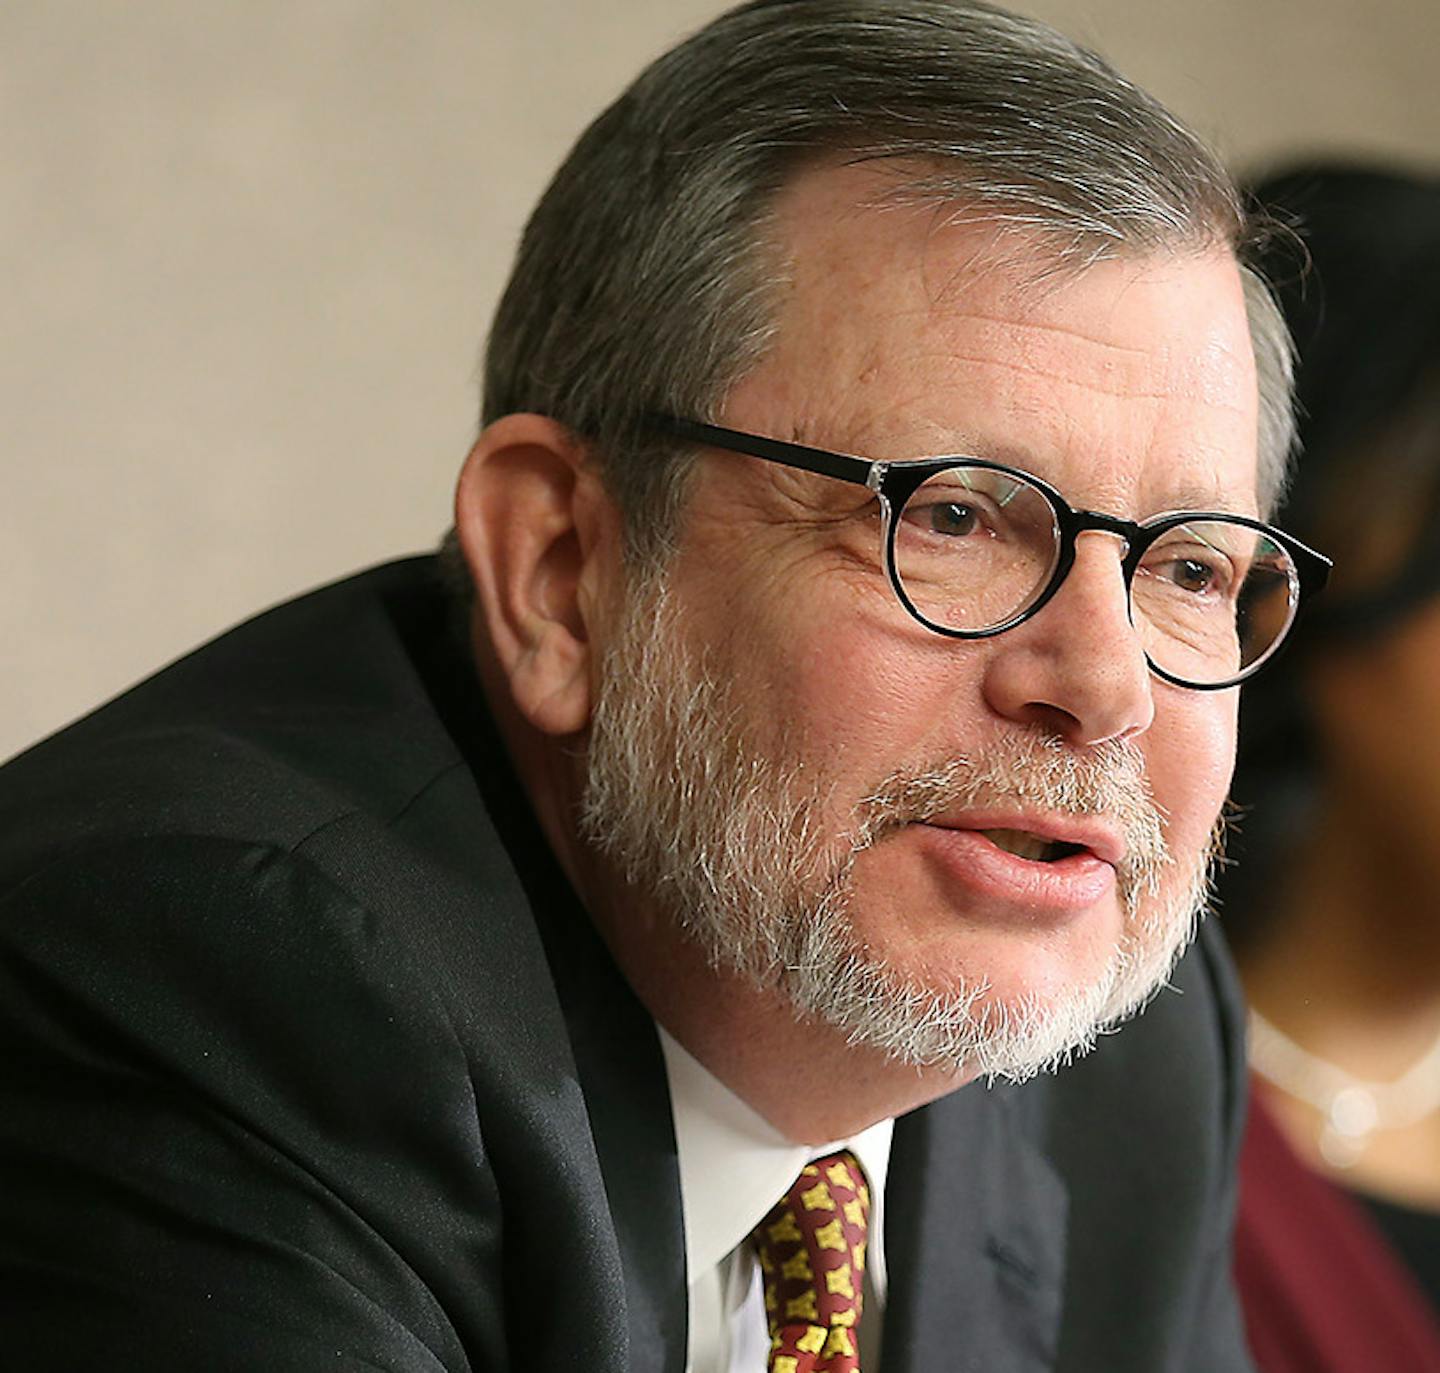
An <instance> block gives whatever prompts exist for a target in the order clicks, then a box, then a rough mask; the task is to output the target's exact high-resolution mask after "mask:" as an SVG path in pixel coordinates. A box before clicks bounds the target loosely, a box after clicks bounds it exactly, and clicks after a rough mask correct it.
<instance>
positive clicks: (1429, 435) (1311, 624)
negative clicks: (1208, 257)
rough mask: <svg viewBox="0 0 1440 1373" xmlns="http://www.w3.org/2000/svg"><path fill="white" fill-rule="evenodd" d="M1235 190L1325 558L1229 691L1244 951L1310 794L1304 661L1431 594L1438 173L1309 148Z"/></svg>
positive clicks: (1439, 423) (1228, 913)
mask: <svg viewBox="0 0 1440 1373" xmlns="http://www.w3.org/2000/svg"><path fill="white" fill-rule="evenodd" d="M1250 194H1251V197H1252V200H1253V201H1254V202H1255V204H1254V205H1253V206H1252V212H1254V213H1255V214H1256V215H1257V217H1259V218H1261V219H1264V218H1265V217H1267V216H1269V217H1271V218H1273V220H1274V221H1276V222H1277V225H1278V226H1279V231H1278V232H1276V233H1273V234H1272V235H1271V236H1270V238H1269V241H1268V243H1267V245H1266V246H1265V247H1264V248H1263V249H1262V250H1261V251H1260V252H1259V254H1258V260H1257V265H1258V267H1259V268H1260V270H1261V271H1262V272H1263V273H1264V275H1265V276H1266V278H1267V279H1268V281H1269V282H1270V284H1271V287H1272V289H1273V290H1274V292H1275V294H1276V296H1277V298H1278V299H1279V301H1280V305H1281V308H1282V310H1283V311H1284V314H1285V317H1286V320H1287V322H1288V323H1289V325H1290V329H1291V332H1292V334H1293V336H1294V342H1295V348H1296V353H1297V374H1296V402H1297V408H1298V420H1299V425H1298V437H1299V445H1300V456H1299V461H1298V463H1297V464H1296V466H1295V470H1294V474H1293V477H1292V482H1291V486H1290V490H1289V495H1288V498H1287V500H1286V502H1285V504H1284V506H1283V507H1282V509H1281V512H1280V518H1281V519H1282V520H1283V522H1284V524H1285V526H1286V528H1288V529H1290V530H1291V531H1293V532H1294V533H1295V534H1296V535H1298V536H1299V537H1300V538H1302V539H1304V540H1305V541H1306V542H1307V543H1310V544H1312V545H1313V546H1315V547H1319V548H1323V549H1325V551H1326V552H1327V553H1328V554H1329V555H1330V556H1331V557H1332V558H1333V559H1334V561H1335V572H1334V575H1333V577H1332V579H1331V583H1330V587H1329V588H1328V590H1327V593H1326V596H1325V598H1324V602H1323V603H1322V604H1319V605H1317V606H1316V607H1314V609H1313V610H1312V611H1310V612H1308V613H1307V615H1306V617H1305V619H1304V621H1303V622H1302V623H1301V624H1300V625H1298V626H1297V627H1296V630H1295V633H1294V635H1293V637H1292V640H1291V643H1290V645H1289V646H1288V647H1287V649H1286V650H1285V651H1284V652H1283V653H1282V654H1281V655H1280V658H1279V659H1278V660H1277V661H1276V662H1275V663H1273V664H1271V665H1270V667H1269V668H1268V669H1267V671H1266V673H1265V675H1264V676H1263V677H1261V678H1259V679H1257V680H1256V681H1255V682H1253V683H1250V684H1249V685H1247V687H1246V693H1245V698H1244V701H1243V704H1242V707H1241V738H1240V752H1239V760H1238V764H1237V769H1236V775H1235V783H1234V787H1233V789H1232V796H1233V798H1234V801H1235V803H1236V806H1237V808H1238V811H1239V814H1238V816H1237V818H1238V824H1237V826H1236V827H1235V830H1234V832H1233V833H1232V835H1231V836H1230V842H1229V844H1228V846H1227V847H1228V856H1229V858H1230V859H1231V860H1232V862H1231V863H1230V865H1228V866H1227V870H1226V874H1225V878H1224V881H1223V882H1222V886H1221V895H1222V900H1223V903H1224V904H1223V914H1224V917H1225V923H1226V929H1227V932H1228V933H1229V934H1230V936H1231V938H1232V941H1234V942H1235V943H1236V944H1237V946H1238V947H1239V948H1240V950H1241V951H1242V952H1243V951H1244V949H1245V947H1246V945H1247V943H1248V942H1249V941H1251V940H1253V939H1254V938H1255V937H1256V935H1257V934H1258V933H1259V932H1260V931H1261V930H1262V929H1263V927H1264V921H1265V911H1266V910H1267V909H1268V907H1269V903H1268V902H1266V901H1264V900H1262V899H1260V895H1261V893H1262V892H1263V891H1264V890H1266V889H1267V886H1268V885H1269V883H1270V881H1271V878H1272V876H1273V869H1274V865H1275V864H1276V863H1277V862H1279V861H1282V860H1283V857H1284V855H1285V853H1286V852H1287V850H1288V849H1289V847H1290V845H1291V844H1292V842H1294V841H1295V840H1296V839H1297V838H1299V837H1300V836H1302V835H1303V834H1304V833H1305V830H1306V828H1307V825H1308V822H1309V819H1310V813H1311V807H1312V803H1313V801H1314V798H1315V794H1316V784H1317V781H1318V777H1319V768H1320V766H1321V762H1322V759H1321V756H1320V750H1321V741H1320V740H1319V739H1318V738H1317V736H1316V732H1315V729H1314V725H1313V722H1312V720H1311V718H1310V715H1309V712H1308V710H1307V705H1306V690H1305V675H1306V668H1307V663H1309V662H1311V661H1312V660H1313V657H1314V655H1316V654H1323V653H1325V652H1326V651H1327V650H1334V649H1335V648H1337V647H1340V646H1342V645H1344V646H1350V647H1363V645H1364V644H1365V643H1366V642H1367V641H1373V640H1376V639H1378V638H1379V637H1380V636H1382V635H1384V634H1385V633H1386V632H1387V631H1389V630H1390V629H1392V628H1394V627H1395V626H1396V625H1397V624H1399V623H1400V622H1401V621H1403V620H1404V619H1405V617H1406V616H1407V615H1408V614H1409V613H1410V612H1411V611H1413V610H1415V609H1416V608H1418V607H1419V606H1420V605H1422V604H1424V603H1425V602H1426V601H1427V600H1429V599H1430V598H1432V597H1435V596H1437V595H1440V557H1436V556H1435V554H1436V552H1437V551H1440V550H1437V547H1436V545H1437V542H1440V178H1437V177H1420V176H1416V175H1411V174H1408V173H1405V172H1401V171H1387V170H1376V169H1373V168H1359V167H1354V166H1349V165H1345V164H1338V163H1319V162H1317V163H1313V164H1308V165H1301V166H1296V167H1293V168H1290V169H1288V170H1285V171H1283V172H1278V173H1275V174H1273V175H1271V176H1268V177H1266V178H1265V179H1263V180H1261V181H1259V182H1257V183H1256V184H1254V185H1253V186H1252V187H1251V188H1250ZM1292 231H1293V232H1292Z"/></svg>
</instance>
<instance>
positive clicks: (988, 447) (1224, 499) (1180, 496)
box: [807, 437, 1260, 519]
mask: <svg viewBox="0 0 1440 1373" xmlns="http://www.w3.org/2000/svg"><path fill="white" fill-rule="evenodd" d="M807 446H808V445H807ZM946 458H979V459H980V460H981V461H982V462H994V463H999V464H1001V465H1002V466H1004V467H1013V468H1016V469H1018V470H1019V471H1021V472H1026V473H1029V474H1030V475H1031V476H1034V477H1039V478H1040V479H1041V480H1042V481H1047V482H1050V484H1051V485H1052V486H1054V487H1055V488H1056V489H1057V490H1059V489H1060V487H1061V483H1060V482H1057V481H1056V480H1055V479H1054V477H1053V475H1052V474H1051V473H1050V472H1049V471H1047V470H1046V468H1047V464H1045V463H1044V462H1041V461H1037V459H1036V456H1035V454H1034V453H1033V452H1032V451H1031V450H1029V449H1027V448H1023V447H1020V446H1017V445H1015V444H1012V443H1006V442H1004V441H1000V442H992V441H990V440H987V439H983V438H979V437H971V438H964V439H961V440H959V441H958V442H952V443H949V444H947V443H946V441H944V440H938V441H937V442H936V443H935V444H933V445H928V446H927V449H926V451H925V452H922V453H915V454H913V455H912V456H910V457H905V458H872V457H866V456H863V455H862V461H865V462H883V463H884V464H885V465H886V466H888V467H904V466H906V465H907V464H913V463H923V462H935V461H937V460H943V459H946ZM1062 494H1063V492H1062ZM1067 499H1068V497H1067ZM1185 510H1194V511H1197V512H1198V511H1207V510H1208V511H1216V512H1220V513H1225V514H1233V515H1245V516H1247V517H1249V518H1251V519H1258V518H1260V515H1259V500H1258V499H1257V497H1256V496H1255V494H1254V493H1253V492H1251V493H1248V494H1245V493H1236V492H1233V491H1231V492H1227V491H1223V490H1218V489H1216V488H1214V487H1207V486H1201V485H1199V484H1198V483H1196V482H1194V481H1189V480H1187V481H1184V482H1181V483H1179V484H1178V485H1176V486H1173V487H1170V488H1168V490H1167V493H1166V499H1165V501H1164V502H1163V503H1162V505H1161V506H1160V507H1159V508H1158V509H1157V510H1156V511H1155V512H1154V513H1153V514H1152V515H1147V516H1145V517H1144V518H1146V519H1153V518H1154V516H1155V515H1166V514H1171V513H1175V512H1180V511H1185Z"/></svg>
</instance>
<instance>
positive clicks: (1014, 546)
mask: <svg viewBox="0 0 1440 1373" xmlns="http://www.w3.org/2000/svg"><path fill="white" fill-rule="evenodd" d="M1060 543H1061V536H1060V529H1059V525H1058V523H1057V521H1056V516H1055V511H1054V509H1053V508H1052V506H1051V504H1050V501H1049V500H1048V499H1047V497H1046V496H1045V495H1044V493H1043V492H1042V491H1041V490H1040V489H1039V488H1038V487H1035V486H1033V485H1031V484H1030V483H1029V482H1026V481H1024V480H1023V479H1021V478H1019V477H1017V476H1015V475H1012V474H1010V473H1006V472H996V471H993V470H991V469H989V468H983V467H965V466H956V467H952V468H948V469H946V470H945V471H943V472H940V473H937V474H936V475H935V476H932V477H930V478H929V479H928V480H927V481H925V482H924V483H923V484H922V485H921V486H920V487H919V488H918V489H917V490H916V491H915V493H914V494H913V495H912V496H911V497H910V499H909V500H908V501H907V502H906V503H905V507H904V509H903V510H902V511H901V512H900V513H899V515H898V517H897V523H896V527H895V539H894V550H895V575H896V578H897V580H898V581H899V583H900V585H901V588H902V589H903V591H904V593H905V595H906V597H907V598H908V599H909V600H910V602H911V604H912V605H913V606H914V607H915V609H916V610H917V611H919V613H920V614H921V616H922V617H924V618H925V619H926V620H928V621H930V622H931V623H932V624H934V625H936V626H938V627H941V628H945V629H955V630H962V631H969V632H972V633H973V632H983V631H985V630H987V629H995V628H998V627H999V626H1000V625H1003V624H1006V623H1007V622H1009V621H1011V620H1013V619H1015V618H1016V617H1017V616H1019V615H1022V614H1023V613H1024V612H1025V611H1026V610H1028V609H1029V608H1030V607H1031V606H1033V605H1034V604H1035V602H1036V601H1037V600H1038V599H1039V598H1040V597H1041V596H1042V595H1043V594H1044V593H1045V590H1046V588H1047V587H1048V586H1049V584H1050V582H1051V579H1052V577H1053V576H1054V572H1055V568H1056V565H1057V563H1058V562H1059V558H1060ZM1298 584H1299V579H1298V573H1297V570H1296V567H1295V564H1294V562H1293V560H1292V559H1291V557H1290V554H1289V553H1288V552H1287V551H1286V550H1285V549H1284V548H1283V547H1282V546H1280V545H1279V544H1277V543H1276V542H1275V541H1274V540H1273V539H1271V538H1269V537H1268V536H1267V535H1265V534H1264V533H1263V532H1262V531H1260V530H1258V529H1252V528H1250V527H1249V526H1248V525H1245V524H1240V523H1238V522H1232V521H1229V520H1224V519H1196V520H1192V521H1189V522H1188V523H1186V524H1183V525H1178V526H1176V527H1174V528H1170V529H1166V530H1165V531H1164V533H1162V534H1161V535H1160V536H1159V537H1158V538H1157V539H1156V540H1155V541H1154V542H1153V543H1152V544H1151V545H1150V546H1149V547H1148V548H1147V549H1146V550H1145V553H1144V555H1143V556H1142V558H1141V560H1140V564H1139V567H1138V568H1137V569H1136V572H1135V576H1134V579H1133V581H1132V583H1131V588H1130V606H1131V616H1132V618H1133V620H1134V622H1135V626H1136V629H1137V631H1138V632H1139V634H1140V636H1141V641H1142V643H1143V645H1144V648H1145V652H1146V654H1147V655H1148V657H1149V659H1150V661H1151V662H1152V663H1153V664H1154V665H1155V666H1156V667H1157V668H1159V669H1160V670H1161V671H1162V672H1165V673H1167V674H1169V675H1170V676H1172V677H1175V678H1177V679H1178V680H1180V681H1182V682H1186V683H1190V684H1193V685H1196V686H1212V685H1217V684H1219V683H1223V682H1228V681H1230V680H1232V679H1234V678H1237V677H1241V676H1243V675H1245V673H1246V672H1248V671H1249V670H1250V669H1251V668H1252V667H1254V666H1256V665H1257V664H1258V663H1259V662H1260V661H1261V660H1262V659H1263V658H1265V657H1266V656H1267V655H1268V654H1269V653H1270V651H1271V650H1272V649H1273V648H1274V647H1275V646H1276V645H1277V644H1278V643H1279V641H1280V640H1281V639H1282V638H1283V637H1284V635H1285V632H1286V630H1287V629H1288V628H1289V627H1290V622H1291V620H1292V618H1293V616H1294V610H1295V602H1296V599H1297V595H1298Z"/></svg>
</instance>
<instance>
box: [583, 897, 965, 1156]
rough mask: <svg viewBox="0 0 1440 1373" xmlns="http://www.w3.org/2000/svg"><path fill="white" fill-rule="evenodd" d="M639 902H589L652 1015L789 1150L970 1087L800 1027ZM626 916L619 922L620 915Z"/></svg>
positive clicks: (953, 1075)
mask: <svg viewBox="0 0 1440 1373" xmlns="http://www.w3.org/2000/svg"><path fill="white" fill-rule="evenodd" d="M593 889H594V888H593V886H592V890H593ZM639 901H640V898H639V897H638V896H637V895H636V894H635V893H634V892H633V891H629V892H627V893H626V895H625V897H624V898H623V899H622V900H620V901H613V900H612V901H608V902H607V901H604V900H603V899H602V900H598V901H596V900H590V899H587V901H586V904H587V906H588V908H589V909H590V910H591V912H592V914H593V915H594V917H595V919H596V923H597V925H598V926H599V928H600V931H601V934H602V936H603V937H604V939H605V941H606V943H607V944H608V945H609V947H610V950H611V952H612V954H613V955H614V957H615V960H616V962H617V963H618V964H619V966H620V969H621V971H622V972H623V973H624V975H625V977H626V979H627V980H628V981H629V983H630V985H631V987H632V988H633V989H634V991H635V993H636V995H637V996H638V997H639V998H640V1000H641V1002H642V1003H643V1004H644V1005H645V1007H646V1008H647V1009H648V1010H649V1011H650V1013H651V1015H653V1016H654V1017H655V1019H656V1020H657V1021H658V1022H659V1023H660V1024H661V1025H663V1026H664V1027H665V1029H666V1030H667V1031H668V1032H669V1033H670V1034H671V1035H672V1036H673V1037H674V1038H675V1039H676V1041H677V1042H678V1043H679V1044H681V1045H682V1046H683V1047H684V1048H685V1050H686V1051H687V1052H688V1053H689V1054H691V1056H692V1057H694V1058H695V1059H696V1060H698V1061H699V1062H700V1063H701V1064H703V1065H704V1066H705V1068H706V1069H708V1070H709V1071H710V1072H711V1073H712V1074H714V1076H715V1077H716V1078H718V1079H719V1080H720V1081H721V1082H723V1083H724V1084H725V1086H726V1087H728V1088H729V1089H730V1090H731V1091H732V1092H734V1093H735V1095H736V1096H738V1097H739V1098H740V1099H741V1100H742V1101H744V1102H745V1103H746V1104H747V1105H748V1106H749V1107H750V1108H751V1109H752V1110H754V1111H755V1112H756V1113H757V1114H759V1115H760V1116H762V1117H763V1118H764V1119H765V1120H767V1121H768V1122H769V1123H770V1124H771V1125H773V1126H774V1127H775V1129H776V1130H778V1131H779V1132H780V1134H782V1135H783V1136H785V1138H787V1139H789V1140H791V1141H792V1142H794V1143H796V1144H825V1143H829V1142H830V1141H832V1140H837V1139H847V1138H850V1137H851V1136H853V1135H855V1134H858V1133H859V1132H860V1131H861V1130H863V1129H865V1128H866V1127H867V1126H870V1125H873V1124H875V1122H876V1121H879V1120H886V1119H890V1118H892V1117H894V1116H898V1115H903V1114H904V1113H905V1112H907V1111H911V1110H914V1109H915V1108H916V1107H918V1106H923V1105H924V1104H925V1103H927V1102H929V1101H933V1100H934V1099H935V1098H937V1097H940V1096H944V1095H946V1094H947V1093H949V1092H951V1091H953V1090H954V1089H955V1088H957V1087H959V1086H960V1085H961V1084H962V1083H963V1082H965V1081H966V1080H967V1079H966V1078H965V1077H964V1076H963V1075H961V1074H959V1073H957V1072H956V1071H954V1070H950V1069H941V1068H926V1069H919V1068H914V1067H909V1066H906V1065H904V1064H900V1063H897V1062H896V1061H895V1060H893V1059H891V1058H888V1057H886V1056H885V1055H884V1054H881V1053H880V1052H878V1051H876V1050H873V1049H868V1048H864V1047H857V1046H855V1045H852V1044H850V1043H849V1042H848V1041H847V1040H846V1038H845V1036H844V1035H843V1034H841V1033H840V1032H839V1031H836V1030H834V1029H832V1028H830V1027H829V1026H827V1025H823V1024H818V1023H815V1022H813V1021H806V1020H801V1019H800V1018H798V1017H797V1015H796V1013H795V1011H794V1010H793V1009H792V1008H791V1006H790V1004H789V1002H788V1001H787V1000H786V999H785V997H784V995H783V993H781V992H780V991H778V990H776V989H773V988H760V987H756V986H754V985H753V984H751V983H750V982H749V980H748V979H745V978H743V977H741V976H739V975H738V974H735V973H730V972H726V971H717V970H716V969H714V968H712V967H710V965H709V964H708V963H707V961H706V959H705V957H704V955H703V954H702V953H701V952H700V950H699V949H698V948H696V947H695V945H694V944H693V943H692V942H691V941H690V940H689V939H687V938H685V937H683V936H682V935H680V934H679V933H678V932H677V931H676V929H675V926H674V922H673V921H672V920H670V919H669V918H668V917H666V916H664V915H659V914H651V915H649V916H648V917H647V918H643V919H642V918H639V917H638V916H637V905H638V904H639ZM622 908H623V912H624V914H623V918H619V917H617V916H616V915H615V914H614V912H616V911H617V910H618V909H622ZM782 1065H785V1066H782ZM789 1065H793V1066H789Z"/></svg>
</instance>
